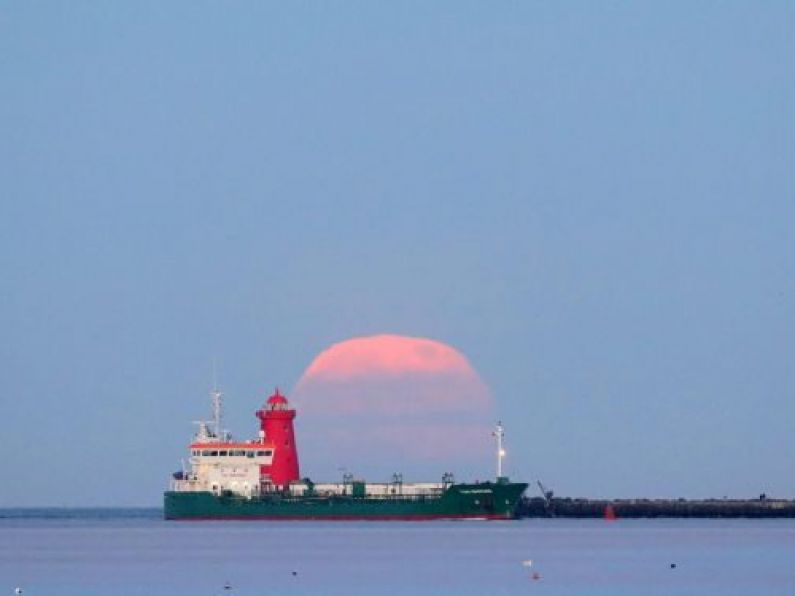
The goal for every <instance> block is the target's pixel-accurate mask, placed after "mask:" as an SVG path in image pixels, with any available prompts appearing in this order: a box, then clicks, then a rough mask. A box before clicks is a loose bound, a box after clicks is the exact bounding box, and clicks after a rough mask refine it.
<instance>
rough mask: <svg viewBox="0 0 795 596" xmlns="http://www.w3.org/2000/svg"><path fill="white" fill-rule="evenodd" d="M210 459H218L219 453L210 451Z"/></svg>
mask: <svg viewBox="0 0 795 596" xmlns="http://www.w3.org/2000/svg"><path fill="white" fill-rule="evenodd" d="M210 457H218V452H217V451H210Z"/></svg>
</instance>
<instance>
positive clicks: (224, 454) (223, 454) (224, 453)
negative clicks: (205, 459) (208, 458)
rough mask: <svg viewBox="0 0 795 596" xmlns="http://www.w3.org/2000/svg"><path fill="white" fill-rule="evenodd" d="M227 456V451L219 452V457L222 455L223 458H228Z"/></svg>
mask: <svg viewBox="0 0 795 596" xmlns="http://www.w3.org/2000/svg"><path fill="white" fill-rule="evenodd" d="M226 454H227V452H226V451H219V452H218V455H220V456H221V457H226Z"/></svg>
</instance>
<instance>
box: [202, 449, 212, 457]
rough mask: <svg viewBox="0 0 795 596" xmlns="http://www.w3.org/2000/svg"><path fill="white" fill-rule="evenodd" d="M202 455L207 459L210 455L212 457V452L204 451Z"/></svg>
mask: <svg viewBox="0 0 795 596" xmlns="http://www.w3.org/2000/svg"><path fill="white" fill-rule="evenodd" d="M202 455H203V456H204V457H207V456H208V455H210V452H209V451H208V450H207V449H205V450H204V451H202Z"/></svg>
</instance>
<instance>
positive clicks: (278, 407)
mask: <svg viewBox="0 0 795 596" xmlns="http://www.w3.org/2000/svg"><path fill="white" fill-rule="evenodd" d="M257 418H259V419H260V421H261V425H260V428H261V429H262V432H263V433H265V440H267V441H268V442H269V443H271V444H272V445H273V451H274V452H273V460H272V461H271V463H270V465H264V466H261V467H260V474H261V475H262V476H269V477H270V481H271V482H272V483H273V484H277V485H286V484H289V483H290V482H291V481H293V480H298V479H299V478H300V475H299V472H298V450H297V448H296V446H295V432H294V431H293V419H294V418H295V410H292V409H290V404H289V402H288V401H287V398H286V397H285V396H283V395H282V394H281V393H279V388H278V387H277V388H276V391H275V393H274V394H273V395H271V396H270V397H269V398H268V401H267V402H265V406H264V407H263V408H262V409H261V410H257Z"/></svg>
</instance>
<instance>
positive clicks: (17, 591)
mask: <svg viewBox="0 0 795 596" xmlns="http://www.w3.org/2000/svg"><path fill="white" fill-rule="evenodd" d="M14 594H16V595H17V596H19V595H20V594H22V588H14Z"/></svg>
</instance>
